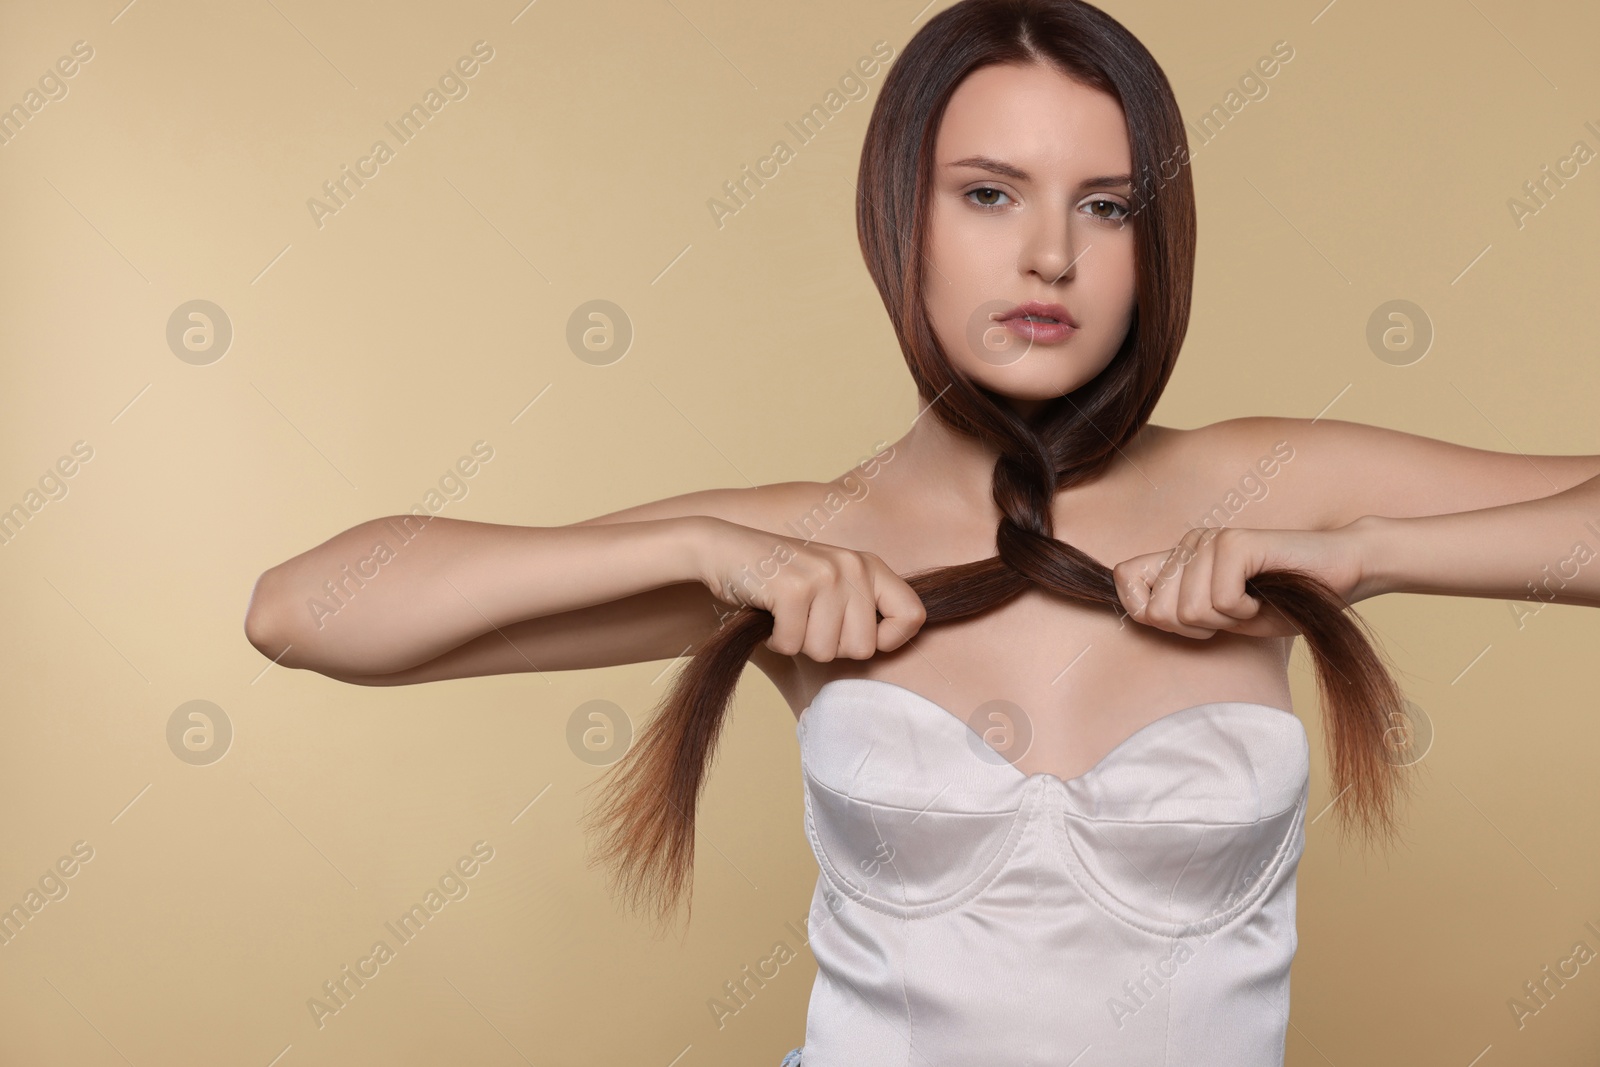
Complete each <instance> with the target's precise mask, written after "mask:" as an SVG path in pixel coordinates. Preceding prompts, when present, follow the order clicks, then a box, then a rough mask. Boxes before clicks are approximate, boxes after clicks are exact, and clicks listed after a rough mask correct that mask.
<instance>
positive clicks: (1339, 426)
mask: <svg viewBox="0 0 1600 1067" xmlns="http://www.w3.org/2000/svg"><path fill="white" fill-rule="evenodd" d="M1156 440H1157V441H1158V442H1160V443H1162V444H1163V445H1164V446H1165V449H1164V451H1165V453H1166V454H1168V455H1169V457H1170V458H1169V462H1174V463H1177V464H1179V466H1180V468H1181V469H1183V470H1185V471H1186V472H1187V474H1188V475H1189V476H1190V477H1193V478H1196V479H1198V480H1200V481H1202V482H1203V483H1204V484H1206V485H1207V486H1210V487H1214V490H1213V491H1214V492H1232V493H1234V494H1235V495H1236V496H1239V497H1242V498H1243V499H1244V500H1246V501H1254V500H1255V499H1256V498H1257V497H1259V499H1260V501H1261V503H1262V506H1261V507H1259V508H1256V510H1255V512H1254V513H1253V514H1252V516H1251V518H1250V519H1248V520H1246V519H1241V520H1240V522H1239V525H1243V526H1271V527H1279V528H1292V529H1307V530H1321V529H1332V528H1334V527H1337V526H1342V525H1344V524H1345V523H1348V522H1353V521H1354V520H1356V519H1358V518H1360V517H1361V516H1363V515H1388V516H1393V517H1409V516H1420V515H1441V514H1448V513H1452V512H1459V511H1474V510H1478V509H1480V508H1489V507H1497V506H1500V505H1502V504H1511V503H1517V502H1520V501H1524V500H1533V499H1537V498H1539V497H1544V496H1549V495H1551V494H1553V493H1558V492H1561V491H1562V490H1564V489H1568V488H1570V487H1571V486H1574V485H1577V484H1578V483H1580V482H1583V481H1586V480H1587V479H1589V478H1592V477H1595V476H1596V475H1597V474H1600V456H1595V455H1549V454H1537V455H1535V454H1524V453H1522V452H1518V451H1510V452H1498V451H1494V450H1492V449H1483V448H1475V447H1472V446H1468V445H1462V444H1456V443H1454V442H1451V441H1445V440H1440V439H1438V438H1433V437H1426V436H1423V435H1421V434H1414V433H1409V432H1407V431H1404V430H1396V429H1391V428H1389V427H1385V426H1374V425H1370V424H1367V423H1361V422H1353V421H1350V420H1346V419H1329V418H1320V417H1319V418H1314V419H1305V418H1291V417H1287V416H1278V415H1249V416H1243V417H1240V418H1234V419H1224V420H1222V421H1220V422H1214V423H1211V424H1210V425H1207V426H1202V427H1198V428H1196V429H1192V430H1177V431H1166V432H1165V433H1164V434H1162V435H1160V436H1158V437H1157V439H1156ZM1269 501H1270V503H1269ZM1252 506H1254V504H1253V503H1252Z"/></svg>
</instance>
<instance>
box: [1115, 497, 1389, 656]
mask: <svg viewBox="0 0 1600 1067" xmlns="http://www.w3.org/2000/svg"><path fill="white" fill-rule="evenodd" d="M1362 545H1363V541H1362V539H1361V538H1359V537H1358V536H1357V534H1356V531H1355V529H1354V524H1353V523H1352V524H1349V525H1345V526H1341V527H1337V528H1335V529H1332V530H1251V529H1239V528H1235V527H1221V528H1218V527H1196V528H1195V529H1192V530H1190V531H1189V532H1188V533H1187V534H1185V535H1184V536H1183V540H1181V541H1179V542H1178V543H1177V545H1176V546H1174V547H1173V548H1172V549H1170V550H1168V551H1166V552H1149V553H1146V554H1144V555H1141V556H1134V557H1133V558H1132V559H1126V560H1123V561H1122V562H1121V563H1119V564H1117V565H1116V566H1115V567H1113V568H1111V574H1112V579H1113V581H1114V582H1115V583H1116V587H1117V595H1118V596H1119V598H1120V599H1121V600H1122V606H1123V609H1124V610H1125V611H1127V613H1128V615H1129V616H1130V617H1132V618H1133V619H1135V620H1136V621H1138V622H1142V623H1144V624H1146V625H1147V626H1154V627H1156V628H1158V629H1162V630H1170V631H1172V632H1173V633H1175V634H1181V635H1183V636H1184V637H1196V638H1205V637H1210V636H1211V635H1212V634H1214V633H1216V632H1217V631H1218V630H1227V631H1229V632H1230V633H1236V634H1245V635H1247V636H1250V637H1289V636H1294V635H1296V634H1298V633H1299V632H1300V631H1299V630H1296V629H1295V628H1294V626H1293V625H1291V624H1290V623H1289V620H1287V619H1285V618H1284V617H1283V616H1282V615H1281V614H1279V613H1278V612H1276V611H1273V610H1271V609H1270V608H1268V607H1267V606H1266V605H1265V604H1263V603H1262V602H1261V601H1260V600H1258V599H1257V598H1256V597H1253V596H1250V595H1249V594H1248V593H1246V592H1245V588H1244V583H1245V579H1247V578H1251V577H1254V576H1255V575H1257V574H1260V573H1261V572H1262V571H1270V570H1298V571H1306V572H1309V573H1310V574H1313V575H1315V576H1316V577H1318V578H1320V579H1322V581H1324V582H1326V583H1327V584H1328V585H1329V586H1331V587H1332V588H1333V590H1334V592H1336V593H1338V594H1339V596H1340V597H1341V598H1342V599H1343V600H1344V602H1345V603H1346V604H1347V605H1348V604H1354V603H1355V602H1356V601H1358V600H1361V599H1364V598H1365V597H1367V596H1370V595H1372V592H1373V591H1372V590H1370V589H1368V588H1367V587H1366V582H1365V581H1364V579H1365V573H1364V567H1363V554H1362Z"/></svg>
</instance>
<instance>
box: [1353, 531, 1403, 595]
mask: <svg viewBox="0 0 1600 1067" xmlns="http://www.w3.org/2000/svg"><path fill="white" fill-rule="evenodd" d="M1402 521H1404V520H1401V519H1394V518H1391V517H1389V516H1387V515H1363V516H1361V517H1360V518H1358V519H1356V520H1354V521H1353V522H1350V523H1348V524H1346V526H1345V529H1346V530H1347V531H1349V533H1350V536H1351V538H1352V539H1353V540H1354V542H1355V546H1356V558H1357V559H1358V560H1360V571H1361V579H1360V581H1359V582H1358V583H1357V584H1356V588H1355V590H1354V591H1353V593H1352V594H1351V599H1350V603H1352V604H1354V603H1356V602H1357V601H1360V600H1366V599H1367V598H1369V597H1375V596H1381V595H1382V594H1384V593H1393V592H1398V591H1399V590H1400V588H1401V581H1400V574H1399V571H1398V570H1397V569H1396V560H1397V554H1396V552H1395V549H1394V533H1395V530H1396V527H1397V525H1398V524H1399V523H1400V522H1402Z"/></svg>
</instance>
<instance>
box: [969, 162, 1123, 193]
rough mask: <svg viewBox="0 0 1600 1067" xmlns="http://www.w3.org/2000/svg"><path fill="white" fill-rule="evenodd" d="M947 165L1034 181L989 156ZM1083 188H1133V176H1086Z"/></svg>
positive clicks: (1023, 180)
mask: <svg viewBox="0 0 1600 1067" xmlns="http://www.w3.org/2000/svg"><path fill="white" fill-rule="evenodd" d="M945 166H947V167H976V168H977V169H979V170H986V171H988V172H989V173H991V174H998V175H1000V176H1001V177H1003V178H1012V179H1014V180H1016V181H1019V182H1026V181H1032V180H1033V179H1032V177H1031V176H1030V175H1029V174H1028V172H1027V171H1025V170H1023V169H1022V168H1021V167H1015V166H1012V165H1011V164H1010V163H1006V162H1003V161H1001V160H998V159H992V158H990V157H989V156H967V157H966V158H964V159H956V160H952V161H951V162H949V163H946V164H945ZM1079 188H1082V189H1120V188H1127V189H1132V188H1133V178H1132V177H1130V176H1129V175H1127V174H1102V175H1098V176H1096V177H1093V178H1086V179H1084V180H1083V181H1082V182H1080V183H1079Z"/></svg>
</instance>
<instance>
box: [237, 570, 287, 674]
mask: <svg viewBox="0 0 1600 1067" xmlns="http://www.w3.org/2000/svg"><path fill="white" fill-rule="evenodd" d="M275 594H276V589H275V582H274V581H273V577H272V571H270V570H268V571H264V572H262V574H261V576H260V577H259V578H257V579H256V584H255V587H254V588H253V589H251V590H250V603H249V604H248V605H247V606H246V607H245V612H244V636H245V640H247V641H249V642H250V644H251V646H252V647H254V648H255V650H256V651H257V652H259V653H261V654H262V655H263V656H265V657H267V658H268V659H270V660H272V661H273V662H274V663H278V664H281V665H283V666H286V667H294V666H298V664H296V663H293V662H287V660H288V657H287V655H286V653H287V652H288V651H289V649H291V648H293V647H294V640H295V639H294V638H293V637H292V636H290V635H289V634H288V633H287V630H288V627H286V626H284V625H283V604H282V602H281V600H280V598H278V597H277V596H276V595H275Z"/></svg>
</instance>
